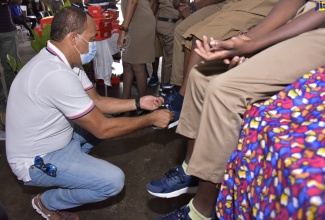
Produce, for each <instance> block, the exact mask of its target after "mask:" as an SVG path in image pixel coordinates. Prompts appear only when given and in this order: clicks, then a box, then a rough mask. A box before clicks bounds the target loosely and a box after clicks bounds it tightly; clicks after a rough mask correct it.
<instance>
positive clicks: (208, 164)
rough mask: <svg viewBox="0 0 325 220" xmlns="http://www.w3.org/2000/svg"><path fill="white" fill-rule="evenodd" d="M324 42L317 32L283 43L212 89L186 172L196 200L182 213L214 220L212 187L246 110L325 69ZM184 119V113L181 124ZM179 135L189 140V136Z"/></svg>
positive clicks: (221, 172) (219, 177)
mask: <svg viewBox="0 0 325 220" xmlns="http://www.w3.org/2000/svg"><path fill="white" fill-rule="evenodd" d="M324 36H325V29H318V30H315V31H311V32H308V33H305V34H302V35H299V36H298V37H295V38H292V39H290V40H287V41H284V42H282V43H279V44H277V45H275V46H273V47H270V48H269V49H266V50H265V51H263V52H261V53H259V54H257V55H256V56H254V57H252V58H250V59H249V60H247V61H246V62H244V63H243V64H241V65H240V66H238V67H236V68H233V69H231V70H229V71H227V72H226V73H223V74H220V75H218V76H217V77H214V78H213V79H212V80H211V81H210V82H209V83H208V86H207V89H206V90H205V93H204V94H203V95H204V100H203V107H202V110H201V115H200V117H201V119H200V123H199V127H198V132H197V133H195V132H193V131H192V132H193V134H192V135H194V136H192V137H191V138H196V140H195V145H194V148H193V152H192V155H190V160H189V164H188V166H187V170H186V172H187V173H188V174H190V175H193V176H196V177H199V178H200V179H201V182H200V184H199V189H198V191H197V193H196V195H195V197H194V200H193V201H192V202H190V204H189V205H188V206H185V207H183V208H182V209H181V210H182V211H183V213H184V212H186V213H185V214H186V215H187V216H194V215H196V214H200V215H202V216H205V217H209V216H210V217H211V214H209V212H210V213H211V210H213V206H214V204H212V203H211V201H213V200H214V199H215V198H216V196H217V195H216V194H217V190H215V189H213V187H217V186H218V184H219V183H220V182H221V181H222V179H223V176H224V169H225V167H226V164H227V161H228V159H229V156H230V155H231V153H232V152H233V150H234V149H235V147H236V146H237V143H238V137H239V131H240V127H241V122H242V116H243V114H244V112H245V111H246V109H247V106H248V105H249V104H251V103H254V102H256V101H259V100H264V99H267V98H269V97H270V96H272V95H273V94H275V93H277V92H278V91H280V90H282V89H283V88H284V87H286V86H287V85H288V84H290V83H292V82H294V81H295V80H296V79H298V78H299V77H301V76H302V75H303V74H304V73H305V72H308V71H309V70H312V69H314V68H315V67H318V66H321V65H323V64H324V60H323V57H324V56H325V48H324V47H322V46H321V45H322V39H323V37H324ZM190 81H191V80H190ZM189 88H190V86H189ZM185 96H187V93H186V95H185ZM185 103H186V102H185ZM185 109H188V108H184V111H185ZM192 109H195V108H192ZM192 109H191V110H192ZM183 118H184V114H183V112H182V114H181V120H182V119H183ZM181 124H182V123H180V125H181ZM184 128H186V127H184ZM178 132H180V130H179V129H178ZM181 134H183V135H184V134H185V135H188V134H187V133H186V130H183V131H182V133H181ZM195 135H196V136H195ZM203 188H205V189H203ZM213 191H214V193H213ZM211 192H212V193H211ZM209 202H210V204H209ZM186 207H189V208H186ZM193 210H194V211H193ZM172 214H175V213H172ZM172 214H171V215H172ZM162 219H164V218H162ZM166 219H167V218H166ZM190 219H193V217H190Z"/></svg>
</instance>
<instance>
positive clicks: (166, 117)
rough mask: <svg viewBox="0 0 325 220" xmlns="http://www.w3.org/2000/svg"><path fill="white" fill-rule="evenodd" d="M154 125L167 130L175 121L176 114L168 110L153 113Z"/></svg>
mask: <svg viewBox="0 0 325 220" xmlns="http://www.w3.org/2000/svg"><path fill="white" fill-rule="evenodd" d="M150 114H152V117H153V125H154V126H157V127H160V128H167V126H168V124H169V123H170V122H171V121H172V120H173V119H174V114H173V113H172V112H171V111H169V110H168V109H159V110H156V111H154V112H152V113H150Z"/></svg>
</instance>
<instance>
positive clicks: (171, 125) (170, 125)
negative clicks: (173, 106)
mask: <svg viewBox="0 0 325 220" xmlns="http://www.w3.org/2000/svg"><path fill="white" fill-rule="evenodd" d="M177 125H178V121H174V122H173V123H170V124H169V125H168V127H167V128H161V127H157V126H154V125H152V126H151V128H152V129H154V130H165V129H171V128H173V127H175V126H177Z"/></svg>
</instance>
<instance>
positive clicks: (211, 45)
mask: <svg viewBox="0 0 325 220" xmlns="http://www.w3.org/2000/svg"><path fill="white" fill-rule="evenodd" d="M250 42H251V41H250V40H249V38H248V37H245V38H243V37H242V36H240V35H238V36H236V37H233V38H231V39H230V40H226V41H220V40H215V39H213V38H210V42H208V38H207V37H206V36H203V42H201V41H199V40H197V41H196V45H197V48H195V49H194V50H195V52H196V53H197V54H198V55H199V56H201V57H202V58H203V59H205V60H207V61H211V60H216V59H227V58H232V57H235V56H246V55H248V54H251V53H252V52H253V51H254V49H253V46H252V44H251V43H250Z"/></svg>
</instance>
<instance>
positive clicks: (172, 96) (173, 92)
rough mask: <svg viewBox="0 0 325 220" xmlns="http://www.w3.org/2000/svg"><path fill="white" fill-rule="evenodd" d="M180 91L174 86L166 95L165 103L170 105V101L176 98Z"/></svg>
mask: <svg viewBox="0 0 325 220" xmlns="http://www.w3.org/2000/svg"><path fill="white" fill-rule="evenodd" d="M177 93H178V91H177V90H176V89H174V88H172V89H171V90H170V92H169V93H168V94H167V95H166V96H165V97H164V105H170V103H171V102H172V101H173V100H174V99H175V97H176V95H177Z"/></svg>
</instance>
